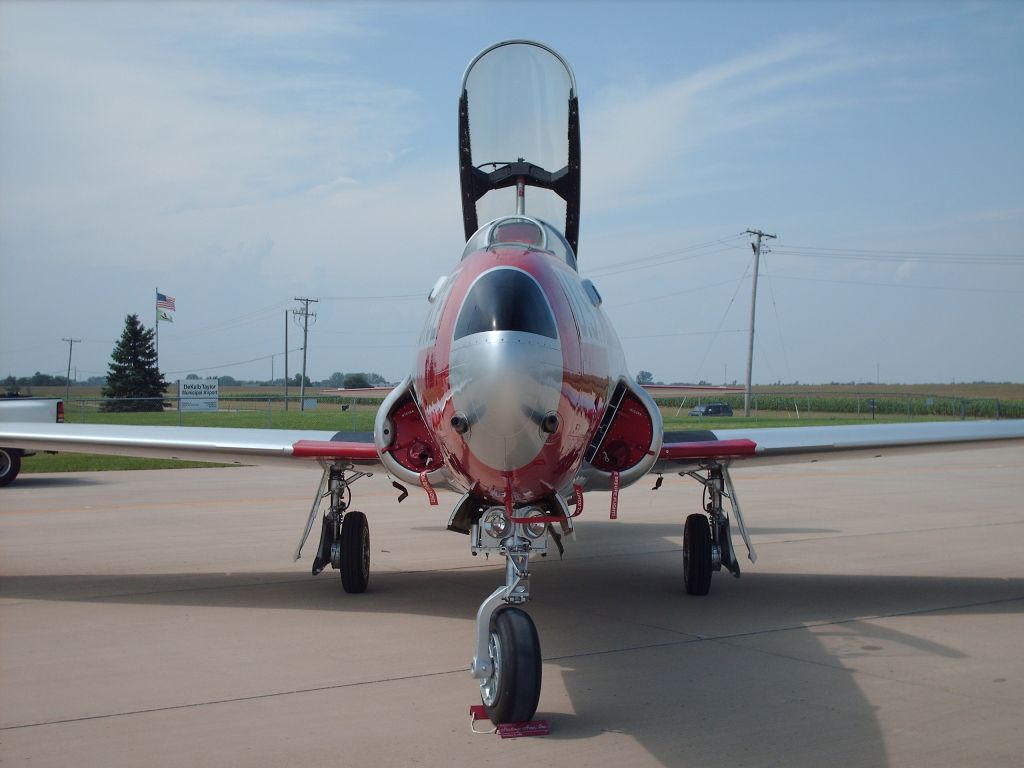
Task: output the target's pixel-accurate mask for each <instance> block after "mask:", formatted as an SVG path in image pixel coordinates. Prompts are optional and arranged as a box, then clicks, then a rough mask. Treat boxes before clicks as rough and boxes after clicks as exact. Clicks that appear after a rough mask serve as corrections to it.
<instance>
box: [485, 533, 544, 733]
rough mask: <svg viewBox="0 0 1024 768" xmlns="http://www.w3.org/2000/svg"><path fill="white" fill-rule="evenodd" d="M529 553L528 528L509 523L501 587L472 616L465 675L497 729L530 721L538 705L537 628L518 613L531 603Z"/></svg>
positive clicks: (525, 616)
mask: <svg viewBox="0 0 1024 768" xmlns="http://www.w3.org/2000/svg"><path fill="white" fill-rule="evenodd" d="M478 524H479V523H478ZM473 538H476V537H473ZM531 549H532V544H531V541H530V539H529V538H528V537H527V535H526V524H524V523H512V535H511V536H509V537H508V538H506V539H504V540H503V541H502V546H501V551H502V553H503V554H504V555H505V584H504V585H503V586H500V587H498V588H497V589H496V590H494V592H492V593H491V595H490V597H488V598H487V599H486V600H484V601H483V603H481V605H480V608H479V610H478V611H477V614H476V654H475V655H474V656H473V661H472V663H471V664H470V667H469V671H470V674H471V675H472V676H473V677H474V678H475V679H477V680H479V681H480V698H481V699H482V700H483V703H484V706H485V707H486V708H487V714H488V716H489V717H490V718H491V721H492V722H494V723H495V724H499V723H517V722H524V721H526V720H530V719H531V718H532V717H533V715H534V713H535V712H536V711H537V703H538V702H539V701H540V686H541V655H540V640H539V638H538V637H537V628H536V626H535V625H534V623H533V620H532V619H531V618H530V616H529V614H527V613H526V612H525V611H523V610H521V609H520V608H518V607H516V606H519V605H522V604H524V603H526V601H527V600H529V599H530V551H531Z"/></svg>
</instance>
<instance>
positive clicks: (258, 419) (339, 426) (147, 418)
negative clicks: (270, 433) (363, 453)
mask: <svg viewBox="0 0 1024 768" xmlns="http://www.w3.org/2000/svg"><path fill="white" fill-rule="evenodd" d="M376 413H377V410H376V408H374V407H373V406H356V407H355V408H352V409H350V410H348V411H341V410H340V409H338V408H333V409H328V408H325V407H321V408H317V409H315V410H312V411H298V410H289V411H282V410H274V411H269V412H268V411H267V410H231V411H228V410H224V411H218V412H217V413H183V414H181V415H180V423H181V425H182V426H184V427H241V428H248V429H253V428H255V429H325V430H331V431H356V432H369V431H372V430H373V420H374V417H375V416H376ZM64 418H65V421H67V422H68V423H72V424H143V425H146V426H177V425H178V423H179V415H178V412H177V411H162V412H155V413H104V412H100V411H95V410H86V409H80V408H78V407H76V406H74V405H72V407H71V408H68V409H67V410H66V411H65V415H64Z"/></svg>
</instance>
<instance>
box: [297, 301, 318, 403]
mask: <svg viewBox="0 0 1024 768" xmlns="http://www.w3.org/2000/svg"><path fill="white" fill-rule="evenodd" d="M295 300H296V301H301V302H302V303H303V307H302V309H295V310H292V311H293V312H294V313H295V316H296V317H301V318H302V378H301V379H300V380H299V410H300V411H304V410H306V347H308V346H309V343H308V342H309V318H310V317H312V318H313V319H314V320H316V313H315V312H310V311H309V305H310V304H311V303H312V304H316V303H317V302H318V301H320V300H319V299H307V298H304V297H303V298H299V297H298V296H296V297H295Z"/></svg>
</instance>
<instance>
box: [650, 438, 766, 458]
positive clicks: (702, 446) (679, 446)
mask: <svg viewBox="0 0 1024 768" xmlns="http://www.w3.org/2000/svg"><path fill="white" fill-rule="evenodd" d="M756 450H757V443H755V442H754V441H753V440H747V439H742V440H708V441H704V442H696V443H667V444H665V445H663V446H662V447H661V455H660V457H659V458H662V459H667V460H669V461H671V460H674V459H722V458H727V457H729V456H753V455H754V452H755V451H756Z"/></svg>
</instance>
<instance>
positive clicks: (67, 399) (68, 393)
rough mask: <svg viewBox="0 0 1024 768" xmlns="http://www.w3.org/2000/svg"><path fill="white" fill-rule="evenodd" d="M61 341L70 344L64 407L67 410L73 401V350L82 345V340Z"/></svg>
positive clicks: (62, 339)
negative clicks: (76, 345) (77, 345)
mask: <svg viewBox="0 0 1024 768" xmlns="http://www.w3.org/2000/svg"><path fill="white" fill-rule="evenodd" d="M61 341H66V342H67V343H68V377H67V386H66V387H65V388H64V407H65V408H67V407H68V405H69V404H70V400H71V350H73V349H74V348H75V344H81V343H82V340H81V339H65V338H61Z"/></svg>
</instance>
